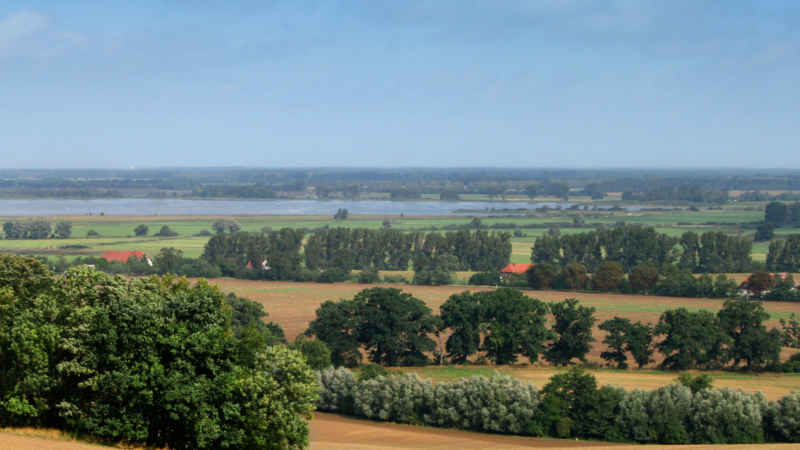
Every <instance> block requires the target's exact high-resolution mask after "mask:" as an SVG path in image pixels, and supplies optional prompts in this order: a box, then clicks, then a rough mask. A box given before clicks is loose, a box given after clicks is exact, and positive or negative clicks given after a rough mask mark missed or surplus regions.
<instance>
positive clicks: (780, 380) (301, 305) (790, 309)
mask: <svg viewBox="0 0 800 450" xmlns="http://www.w3.org/2000/svg"><path fill="white" fill-rule="evenodd" d="M212 282H213V283H215V284H217V285H218V286H219V287H220V288H221V289H222V290H223V291H225V292H229V291H232V292H235V293H236V294H237V295H240V296H244V297H247V298H250V299H252V300H255V301H258V302H259V303H261V304H262V305H264V309H265V310H266V311H267V312H268V313H269V320H272V321H275V322H277V323H278V324H280V325H281V326H282V327H283V328H284V330H285V331H286V335H287V337H288V338H289V339H294V337H295V336H297V335H298V334H300V333H302V332H303V331H305V329H306V328H307V327H308V323H309V322H310V321H311V320H312V319H313V318H314V316H315V311H316V309H317V308H318V307H319V305H320V304H321V303H322V302H324V301H326V300H337V299H341V298H350V297H352V296H353V295H354V294H356V293H357V292H359V291H360V290H362V289H365V288H367V287H370V286H369V285H362V284H353V283H333V284H321V283H293V282H265V281H248V280H235V279H229V278H221V279H215V280H212ZM381 286H391V287H396V288H398V289H402V290H404V291H406V292H409V293H411V294H412V295H414V296H416V297H418V298H420V299H422V300H423V301H425V302H426V303H427V304H428V306H429V307H431V309H433V310H434V312H436V313H438V312H439V306H441V305H442V303H444V301H445V300H447V298H448V297H449V296H450V295H452V294H454V293H458V292H463V291H465V290H469V291H483V290H489V289H491V288H480V287H474V286H412V285H404V284H397V285H388V284H387V285H381ZM527 294H528V295H529V296H531V297H534V298H538V299H540V300H543V301H560V300H563V299H564V298H568V297H574V298H577V299H578V300H580V302H581V303H582V304H584V305H588V306H593V307H595V308H596V309H597V312H596V313H595V315H596V317H597V319H598V321H597V324H599V323H600V322H602V321H604V320H607V319H611V318H613V317H614V316H622V317H627V318H630V319H632V320H641V321H644V322H652V323H655V322H657V321H658V318H659V316H660V314H661V313H662V312H664V311H666V310H668V309H674V308H678V307H686V308H687V309H689V310H693V311H696V310H700V309H707V310H710V311H716V310H718V309H719V308H721V307H722V303H723V301H722V300H719V299H701V298H674V297H654V296H642V295H622V294H605V293H598V294H595V293H577V292H559V291H527ZM764 306H765V308H766V309H767V311H768V312H769V313H770V315H771V319H770V321H769V322H768V326H770V327H771V326H778V325H779V323H778V319H779V318H786V317H788V316H789V314H791V313H796V314H800V304H798V303H791V302H765V305H764ZM593 333H594V336H595V339H597V342H595V343H594V344H593V346H592V350H591V351H590V353H589V355H588V356H587V358H588V360H589V361H593V362H596V363H603V360H602V359H601V358H600V353H601V352H603V351H604V350H605V346H604V345H603V344H602V342H601V341H602V339H603V337H604V333H603V331H601V330H599V329H598V328H597V327H595V329H594V331H593ZM796 352H797V350H795V349H789V348H784V350H783V353H782V355H781V357H782V359H787V358H788V357H789V356H790V355H792V354H793V353H796ZM653 356H654V357H655V358H656V360H657V361H656V362H660V361H658V359H659V357H660V354H658V353H655V354H654V355H653ZM495 369H496V368H494V367H489V366H474V367H472V368H469V369H462V368H461V367H447V368H440V367H429V368H423V369H417V368H414V369H407V371H411V372H414V371H417V372H419V373H420V375H422V376H426V377H430V378H432V379H434V380H438V381H443V380H446V379H453V378H460V377H464V376H471V375H481V374H482V375H490V374H491V373H492V372H493V371H494V370H495ZM500 370H501V371H502V372H508V373H509V374H510V375H512V376H514V377H517V378H520V379H524V380H528V381H530V382H532V383H534V384H535V385H537V386H542V385H544V383H546V381H547V379H548V378H549V377H550V376H551V375H553V374H554V373H556V372H557V370H556V369H552V368H549V367H538V364H537V366H534V367H530V366H523V367H519V368H518V367H502V368H500ZM593 373H594V374H595V376H596V377H597V379H598V382H599V383H600V384H613V385H617V386H622V387H625V388H628V389H654V388H657V387H659V386H663V385H665V384H669V383H671V382H673V381H674V380H675V378H676V376H677V375H676V374H674V373H671V372H661V371H656V370H629V371H618V370H599V371H594V372H593ZM713 376H714V379H715V386H716V387H730V388H741V389H743V390H747V391H761V392H763V393H764V395H765V396H766V397H767V398H768V399H777V398H780V397H782V396H784V395H786V394H788V393H790V392H792V391H800V375H797V374H765V375H755V374H740V373H731V372H719V373H715V374H713Z"/></svg>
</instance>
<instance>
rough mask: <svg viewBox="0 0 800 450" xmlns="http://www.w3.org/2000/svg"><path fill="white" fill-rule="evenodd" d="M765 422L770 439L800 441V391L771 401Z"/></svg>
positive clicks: (765, 413)
mask: <svg viewBox="0 0 800 450" xmlns="http://www.w3.org/2000/svg"><path fill="white" fill-rule="evenodd" d="M764 422H765V429H766V432H767V435H768V437H769V438H770V440H775V441H779V442H780V441H784V442H800V392H794V393H792V394H790V395H787V396H785V397H783V398H782V399H780V400H778V401H777V402H770V404H769V405H768V406H767V409H766V411H765V412H764Z"/></svg>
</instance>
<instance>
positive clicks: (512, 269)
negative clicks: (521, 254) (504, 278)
mask: <svg viewBox="0 0 800 450" xmlns="http://www.w3.org/2000/svg"><path fill="white" fill-rule="evenodd" d="M531 266H533V264H509V265H507V266H505V267H503V270H501V271H500V273H515V274H518V275H519V274H523V273H525V272H527V271H528V269H530V268H531Z"/></svg>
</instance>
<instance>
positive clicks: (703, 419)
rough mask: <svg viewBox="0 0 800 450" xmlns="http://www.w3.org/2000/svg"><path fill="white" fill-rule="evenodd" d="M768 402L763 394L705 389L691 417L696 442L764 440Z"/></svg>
mask: <svg viewBox="0 0 800 450" xmlns="http://www.w3.org/2000/svg"><path fill="white" fill-rule="evenodd" d="M766 407H767V401H766V400H765V399H764V396H763V395H761V393H756V394H750V393H745V392H742V391H733V390H730V389H702V390H699V391H697V392H696V393H695V395H694V398H693V399H692V412H691V414H690V415H689V418H688V428H689V430H691V434H692V439H691V441H692V442H693V443H709V444H743V443H755V442H764V429H763V428H762V415H763V413H764V411H765V409H766Z"/></svg>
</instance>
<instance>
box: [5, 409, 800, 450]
mask: <svg viewBox="0 0 800 450" xmlns="http://www.w3.org/2000/svg"><path fill="white" fill-rule="evenodd" d="M309 425H310V427H309V428H310V436H309V440H310V444H311V445H310V449H311V450H350V449H355V450H396V449H422V450H440V449H451V448H460V449H465V450H467V449H487V450H500V449H503V450H515V449H527V448H547V449H553V450H558V449H578V448H596V449H598V450H601V449H602V450H617V449H620V450H622V449H625V450H628V449H647V450H674V449H695V448H702V449H709V450H718V449H719V450H724V449H729V448H736V449H758V450H773V449H775V450H783V449H791V448H797V445H796V444H747V445H736V446H734V447H731V446H730V445H700V446H698V445H630V444H620V443H615V442H592V441H577V440H566V439H544V438H531V437H522V436H507V435H499V434H489V433H476V432H470V431H460V430H451V429H442V428H430V427H420V426H414V425H402V424H395V423H382V422H373V421H370V420H360V419H353V418H350V417H343V416H339V415H335V414H326V413H315V414H314V418H313V419H312V420H311V423H310V424H309ZM0 448H2V449H14V450H91V449H103V448H128V449H138V448H140V447H107V446H101V445H94V444H89V443H83V442H79V441H75V440H72V439H69V438H68V437H66V436H64V435H63V434H62V433H60V432H58V431H53V430H33V429H23V430H14V429H11V430H1V429H0Z"/></svg>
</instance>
